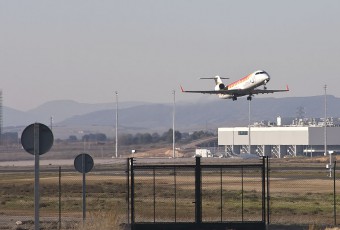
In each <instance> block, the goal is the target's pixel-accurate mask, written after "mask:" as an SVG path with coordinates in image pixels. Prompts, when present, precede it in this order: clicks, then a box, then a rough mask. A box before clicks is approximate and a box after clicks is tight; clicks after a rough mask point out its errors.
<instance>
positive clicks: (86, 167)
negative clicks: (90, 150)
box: [74, 153, 93, 173]
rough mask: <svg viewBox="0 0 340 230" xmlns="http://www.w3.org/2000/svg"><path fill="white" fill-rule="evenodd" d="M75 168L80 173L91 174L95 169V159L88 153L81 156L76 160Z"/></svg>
mask: <svg viewBox="0 0 340 230" xmlns="http://www.w3.org/2000/svg"><path fill="white" fill-rule="evenodd" d="M74 168H75V169H76V170H77V171H78V172H80V173H88V172H90V171H91V170H92V168H93V158H92V157H91V156H90V155H89V154H87V153H82V154H79V155H78V156H77V157H76V158H75V159H74Z"/></svg>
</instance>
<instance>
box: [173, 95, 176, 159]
mask: <svg viewBox="0 0 340 230" xmlns="http://www.w3.org/2000/svg"><path fill="white" fill-rule="evenodd" d="M172 94H173V95H174V104H173V110H172V157H173V158H175V157H176V156H175V108H176V91H175V90H173V91H172Z"/></svg>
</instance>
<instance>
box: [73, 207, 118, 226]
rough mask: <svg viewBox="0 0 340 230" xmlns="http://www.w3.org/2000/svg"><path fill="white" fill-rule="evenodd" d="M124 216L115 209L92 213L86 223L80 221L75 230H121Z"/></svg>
mask: <svg viewBox="0 0 340 230" xmlns="http://www.w3.org/2000/svg"><path fill="white" fill-rule="evenodd" d="M122 222H123V221H122V218H121V217H120V216H119V215H118V213H117V212H116V211H115V210H110V211H98V212H93V213H90V215H89V217H88V218H87V219H86V221H85V222H84V223H78V224H76V225H75V226H74V230H121V229H123V228H122V227H121V224H122Z"/></svg>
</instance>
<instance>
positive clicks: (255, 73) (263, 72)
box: [255, 71, 266, 75]
mask: <svg viewBox="0 0 340 230" xmlns="http://www.w3.org/2000/svg"><path fill="white" fill-rule="evenodd" d="M263 73H266V72H264V71H261V72H257V73H255V75H258V74H263Z"/></svg>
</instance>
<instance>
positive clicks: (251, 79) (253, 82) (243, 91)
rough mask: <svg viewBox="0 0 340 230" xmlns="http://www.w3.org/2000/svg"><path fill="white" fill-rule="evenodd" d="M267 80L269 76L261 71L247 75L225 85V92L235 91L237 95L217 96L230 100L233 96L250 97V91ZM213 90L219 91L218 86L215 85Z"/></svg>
mask: <svg viewBox="0 0 340 230" xmlns="http://www.w3.org/2000/svg"><path fill="white" fill-rule="evenodd" d="M269 80H270V76H269V75H268V73H266V72H265V71H262V70H258V71H255V72H253V73H251V74H249V75H248V76H246V77H243V78H241V79H240V80H238V81H235V82H233V83H231V84H229V85H227V87H226V89H227V90H237V93H233V94H219V95H218V96H219V98H222V99H230V98H233V97H235V96H244V95H251V90H252V89H255V88H256V87H259V86H261V85H265V84H266V83H267V82H268V81H269ZM215 90H220V89H219V86H218V85H216V87H215Z"/></svg>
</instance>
